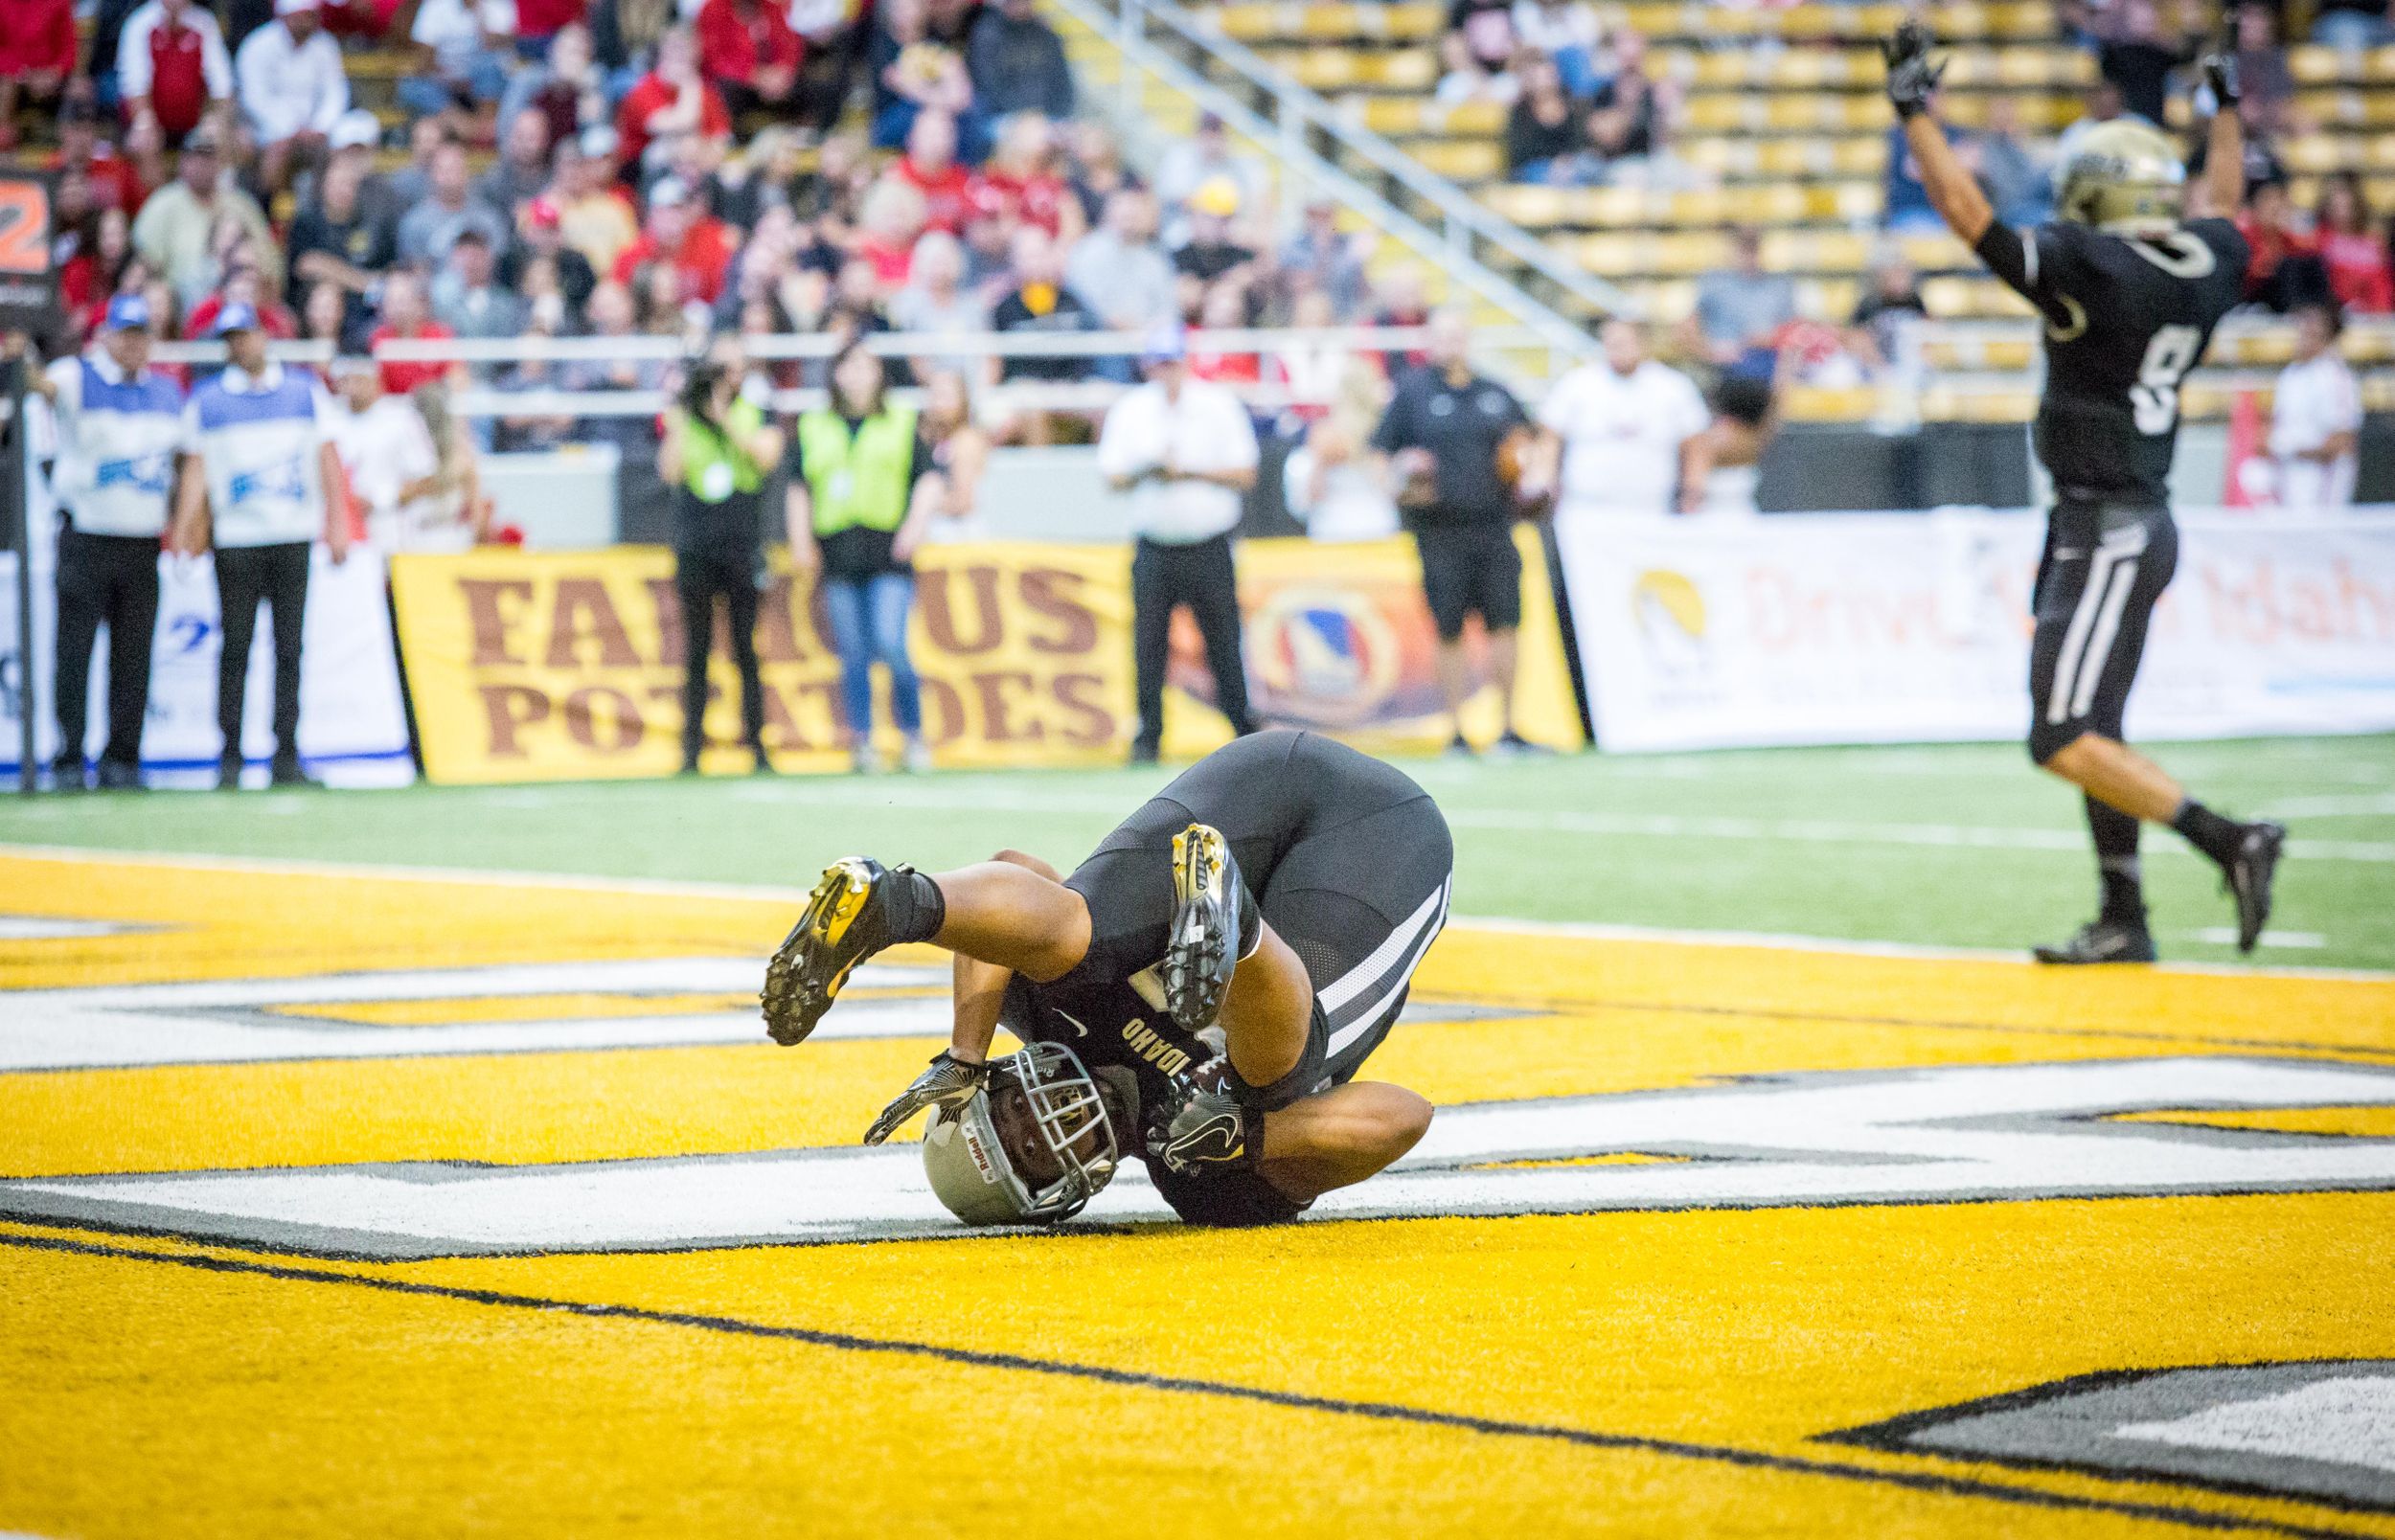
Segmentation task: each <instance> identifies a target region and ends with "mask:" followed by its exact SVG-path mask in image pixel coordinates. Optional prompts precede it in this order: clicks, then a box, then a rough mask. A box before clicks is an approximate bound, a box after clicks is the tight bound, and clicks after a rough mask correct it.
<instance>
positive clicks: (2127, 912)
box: [2087, 797, 2146, 929]
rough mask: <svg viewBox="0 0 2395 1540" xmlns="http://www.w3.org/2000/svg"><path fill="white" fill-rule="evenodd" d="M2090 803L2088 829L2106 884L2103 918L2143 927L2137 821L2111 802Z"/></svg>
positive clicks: (2101, 878)
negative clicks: (2093, 841) (2093, 839)
mask: <svg viewBox="0 0 2395 1540" xmlns="http://www.w3.org/2000/svg"><path fill="white" fill-rule="evenodd" d="M2087 832H2088V833H2089V834H2090V835H2092V836H2094V838H2095V853H2096V876H2097V878H2098V880H2099V881H2101V882H2102V883H2103V885H2104V908H2103V910H2102V911H2101V913H2102V915H2103V917H2104V918H2106V919H2110V920H2114V921H2117V922H2118V923H2120V924H2123V925H2134V926H2137V927H2139V928H2140V929H2142V928H2144V925H2145V922H2146V893H2145V883H2144V873H2143V872H2141V871H2140V870H2139V865H2138V861H2137V821H2136V820H2135V819H2134V818H2132V817H2130V816H2129V815H2128V814H2127V813H2124V812H2122V811H2121V810H2120V809H2119V808H2117V807H2114V806H2113V805H2111V804H2110V803H2100V802H2098V801H2096V800H2095V799H2094V798H2093V797H2089V798H2088V799H2087Z"/></svg>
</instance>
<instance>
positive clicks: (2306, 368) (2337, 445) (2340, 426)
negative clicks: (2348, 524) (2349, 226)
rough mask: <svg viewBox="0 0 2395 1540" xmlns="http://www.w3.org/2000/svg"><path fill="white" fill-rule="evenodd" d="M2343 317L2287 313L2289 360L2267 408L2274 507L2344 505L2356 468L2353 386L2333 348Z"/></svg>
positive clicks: (2357, 414) (2357, 398) (2356, 396)
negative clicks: (2291, 344)
mask: <svg viewBox="0 0 2395 1540" xmlns="http://www.w3.org/2000/svg"><path fill="white" fill-rule="evenodd" d="M2343 330H2344V320H2343V318H2342V317H2341V316H2339V315H2338V312H2337V310H2336V308H2335V307H2334V306H2326V305H2308V306H2304V307H2303V308H2302V309H2299V310H2297V311H2296V312H2295V361H2294V362H2293V363H2292V364H2289V365H2288V366H2287V368H2286V369H2285V370H2284V371H2283V372H2282V373H2281V374H2279V377H2278V390H2277V392H2276V395H2275V398H2274V401H2273V404H2272V406H2271V408H2270V454H2271V457H2272V458H2273V459H2275V460H2276V461H2277V462H2278V475H2279V505H2280V506H2281V507H2283V508H2288V509H2293V510H2304V511H2309V510H2315V509H2338V508H2350V507H2351V506H2352V505H2353V501H2354V480H2355V477H2356V475H2357V474H2358V473H2359V472H2360V470H2361V387H2360V386H2359V385H2358V384H2357V383H2356V382H2355V380H2354V372H2353V370H2352V369H2350V368H2349V367H2347V365H2346V363H2345V360H2344V358H2343V357H2342V356H2340V355H2339V354H2338V351H2337V339H2338V334H2339V333H2340V332H2342V331H2343Z"/></svg>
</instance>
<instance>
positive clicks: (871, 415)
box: [787, 342, 942, 772]
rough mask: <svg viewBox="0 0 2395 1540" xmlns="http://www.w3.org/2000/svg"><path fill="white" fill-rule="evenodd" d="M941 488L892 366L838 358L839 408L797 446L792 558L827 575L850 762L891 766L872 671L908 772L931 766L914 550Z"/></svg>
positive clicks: (852, 351)
mask: <svg viewBox="0 0 2395 1540" xmlns="http://www.w3.org/2000/svg"><path fill="white" fill-rule="evenodd" d="M941 496H942V492H941V479H940V472H939V470H938V469H937V468H936V467H935V466H934V465H933V464H932V457H931V448H930V446H929V445H928V444H926V443H924V438H923V433H922V431H921V429H920V427H919V426H918V424H917V421H916V416H915V409H914V408H913V407H908V406H892V405H891V404H890V403H889V401H888V399H887V397H886V396H885V394H884V388H883V375H882V368H881V360H880V359H879V358H878V357H876V356H874V355H873V354H872V353H870V352H867V351H865V349H864V346H863V345H862V344H861V343H857V342H852V343H850V344H849V345H848V346H847V347H846V348H843V349H841V350H840V351H839V353H838V355H837V356H835V357H834V358H833V360H832V400H831V403H830V404H829V405H827V406H822V407H818V408H816V409H815V410H814V411H811V412H807V413H803V414H801V415H800V417H799V419H798V429H797V431H796V432H795V433H794V434H792V435H791V438H790V459H789V493H788V506H787V514H788V518H789V527H790V559H791V560H792V562H793V563H795V564H796V566H797V568H798V570H799V571H800V572H801V573H802V574H804V573H807V572H810V571H812V572H816V573H819V574H820V575H821V587H822V592H823V608H824V615H825V618H826V619H827V620H829V621H830V623H831V625H832V645H833V649H834V650H835V651H837V652H838V653H839V655H840V700H841V704H842V707H843V709H844V711H845V713H846V714H847V717H848V731H849V755H850V759H851V761H852V762H853V763H854V764H855V767H856V769H857V770H859V771H861V772H871V771H875V770H878V769H880V768H881V757H880V754H879V752H878V750H876V749H875V747H874V741H873V666H874V665H875V664H877V663H878V664H880V665H881V666H882V667H884V668H888V669H889V670H890V714H891V715H893V716H895V717H896V718H897V719H898V730H899V732H900V733H901V735H903V736H904V737H905V739H906V748H905V753H904V755H903V757H902V758H901V760H900V763H901V765H903V766H904V767H905V768H906V769H908V770H928V769H929V768H931V750H930V749H929V748H928V747H927V746H926V745H925V744H924V707H923V690H922V686H921V685H920V683H919V682H918V681H917V679H916V677H915V665H914V663H913V661H912V660H911V659H909V658H908V656H907V653H906V619H907V615H908V613H909V612H910V611H911V610H912V609H913V608H914V604H915V567H914V555H915V548H916V547H917V546H918V545H920V544H921V543H922V541H923V534H924V529H925V528H926V527H927V526H928V525H929V523H930V521H931V520H932V519H933V518H934V517H936V516H937V514H938V511H939V508H940V503H941Z"/></svg>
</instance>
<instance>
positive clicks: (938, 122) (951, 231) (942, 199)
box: [890, 108, 973, 236]
mask: <svg viewBox="0 0 2395 1540" xmlns="http://www.w3.org/2000/svg"><path fill="white" fill-rule="evenodd" d="M890 175H891V176H893V177H895V178H897V179H898V180H899V181H901V182H903V183H905V184H906V185H907V186H908V187H911V188H913V189H914V190H915V191H916V192H918V193H920V194H922V196H923V200H924V229H926V230H937V231H939V232H941V233H942V234H943V235H950V236H953V235H955V234H957V233H958V232H960V231H962V230H963V229H964V228H965V220H966V218H967V216H968V215H970V214H971V212H972V191H973V179H972V176H971V174H970V173H969V172H968V171H967V170H965V168H964V167H962V166H960V165H958V164H957V161H956V120H955V119H954V118H951V117H949V116H948V115H947V113H945V112H941V111H938V110H936V109H930V108H926V109H925V110H924V111H922V112H919V113H917V114H915V126H914V127H912V128H909V129H908V130H907V131H906V153H905V154H903V155H901V156H900V157H899V158H898V159H897V160H896V161H893V162H892V163H891V165H890Z"/></svg>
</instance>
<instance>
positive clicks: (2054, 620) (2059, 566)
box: [2029, 509, 2286, 962]
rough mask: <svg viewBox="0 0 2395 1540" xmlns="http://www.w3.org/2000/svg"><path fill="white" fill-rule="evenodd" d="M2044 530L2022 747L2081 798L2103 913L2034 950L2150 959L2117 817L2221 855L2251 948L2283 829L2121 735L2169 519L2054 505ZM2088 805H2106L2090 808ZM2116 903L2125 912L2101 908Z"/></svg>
mask: <svg viewBox="0 0 2395 1540" xmlns="http://www.w3.org/2000/svg"><path fill="white" fill-rule="evenodd" d="M2056 541H2057V544H2058V546H2059V547H2060V549H2056V550H2052V551H2050V552H2049V556H2048V572H2047V574H2045V575H2044V576H2043V578H2042V580H2041V583H2040V602H2039V605H2038V629H2037V638H2036V641H2035V643H2034V644H2033V650H2032V665H2031V694H2032V703H2033V706H2034V708H2035V710H2036V713H2037V715H2036V719H2035V722H2034V724H2033V726H2032V728H2031V730H2030V736H2029V749H2030V754H2031V756H2032V757H2033V758H2034V759H2037V761H2038V762H2039V763H2040V764H2041V765H2042V766H2043V767H2044V768H2045V769H2047V770H2049V771H2051V772H2052V773H2054V774H2055V775H2057V776H2060V777H2061V778H2062V779H2064V780H2065V781H2069V782H2070V783H2071V784H2073V785H2075V786H2077V787H2079V788H2080V790H2081V791H2082V792H2084V793H2085V794H2086V795H2087V798H2088V799H2089V813H2088V827H2089V830H2090V833H2091V834H2092V835H2093V836H2094V838H2095V842H2096V854H2097V861H2098V870H2099V872H2100V873H2101V874H2102V878H2103V882H2104V886H2105V891H2106V895H2107V913H2106V914H2105V915H2102V916H2099V917H2098V918H2097V920H2096V921H2095V922H2094V923H2092V924H2090V925H2088V926H2087V927H2086V928H2085V929H2083V930H2082V931H2081V932H2080V934H2079V935H2078V936H2076V937H2074V938H2073V939H2072V940H2071V941H2070V942H2068V943H2066V944H2065V945H2064V946H2062V947H2053V948H2040V949H2039V954H2038V955H2039V957H2040V958H2041V960H2043V961H2047V962H2109V961H2140V962H2142V961H2150V960H2151V959H2152V957H2153V955H2154V953H2153V942H2152V940H2151V938H2150V937H2149V936H2148V935H2147V934H2146V932H2145V928H2144V926H2143V923H2142V916H2143V909H2144V905H2143V895H2142V893H2140V892H2137V891H2136V890H2137V874H2136V867H2135V860H2136V840H2135V837H2134V833H2133V832H2130V833H2128V834H2124V833H2123V832H2122V826H2121V824H2120V819H2122V818H2128V819H2133V820H2140V819H2141V820H2144V821H2146V822H2149V823H2157V824H2168V825H2170V826H2171V827H2173V828H2175V829H2177V830H2178V831H2179V833H2181V834H2182V835H2184V836H2186V838H2187V839H2188V840H2189V842H2190V843H2192V844H2194V845H2195V846H2196V848H2197V849H2200V850H2201V851H2202V852H2203V853H2204V854H2206V855H2208V856H2210V857H2211V858H2212V859H2213V861H2214V862H2215V863H2216V864H2218V865H2219V866H2220V868H2221V870H2222V872H2223V874H2224V876H2225V878H2226V879H2227V881H2228V884H2229V887H2230V890H2231V892H2232V893H2233V894H2234V895H2235V896H2236V900H2237V908H2238V936H2239V943H2238V944H2239V949H2240V950H2242V951H2250V950H2252V948H2253V943H2254V940H2256V939H2257V938H2258V937H2259V936H2260V934H2261V930H2262V924H2263V921H2264V919H2266V918H2267V917H2268V916H2269V913H2270V885H2271V879H2272V876H2273V874H2274V872H2275V869H2276V866H2277V862H2278V852H2279V847H2280V845H2281V843H2282V842H2283V841H2284V839H2285V837H2286V831H2285V830H2284V829H2282V828H2280V827H2278V826H2276V825H2274V824H2241V823H2238V822H2237V821H2235V820H2233V819H2229V818H2224V817H2222V816H2221V815H2220V814H2218V813H2216V812H2214V811H2212V810H2211V809H2210V808H2208V807H2206V806H2204V805H2203V804H2201V803H2200V802H2197V801H2196V800H2195V799H2194V798H2192V797H2189V796H2188V795H2187V794H2186V792H2185V790H2184V789H2183V788H2181V787H2180V785H2179V784H2178V781H2175V780H2173V779H2172V778H2171V776H2170V775H2169V773H2168V772H2166V771H2164V770H2163V769H2162V767H2161V766H2160V765H2158V764H2156V763H2155V762H2154V761H2153V760H2152V759H2148V758H2146V757H2145V756H2144V755H2142V754H2139V753H2138V752H2137V751H2136V750H2134V749H2133V748H2131V747H2130V746H2129V745H2128V744H2126V743H2124V742H2122V741H2121V735H2122V724H2123V719H2124V717H2125V715H2126V713H2127V710H2128V702H2129V692H2130V690H2131V687H2132V686H2133V685H2134V684H2135V682H2136V677H2137V667H2138V664H2139V663H2140V662H2141V661H2142V659H2143V657H2144V654H2145V640H2146V629H2147V624H2148V623H2149V621H2150V620H2151V618H2152V616H2153V612H2154V606H2155V604H2156V601H2157V600H2159V599H2160V598H2161V596H2162V590H2163V589H2164V588H2165V587H2166V586H2168V584H2169V582H2170V579H2171V576H2172V573H2173V572H2174V570H2175V569H2176V568H2177V566H2178V531H2177V528H2176V527H2175V526H2174V525H2173V523H2172V522H2171V519H2170V516H2169V514H2168V513H2166V512H2164V511H2162V510H2118V509H2101V510H2083V511H2082V515H2081V516H2080V517H2079V518H2077V519H2075V520H2074V521H2073V522H2072V523H2070V524H2065V522H2064V516H2063V510H2057V515H2056ZM2074 541H2077V542H2079V543H2078V544H2076V545H2074V544H2072V542H2074ZM2074 553H2076V555H2074ZM2098 804H2101V805H2102V807H2104V808H2105V809H2107V810H2109V811H2110V813H2111V814H2113V815H2114V816H2111V817H2107V816H2105V815H2104V814H2103V813H2099V812H2098V811H2097V810H2096V809H2097V806H2098ZM2115 895H2118V897H2117V898H2116V897H2115ZM2132 901H2133V903H2134V907H2135V909H2136V911H2137V913H2138V916H2139V922H2138V923H2136V924H2135V925H2131V924H2130V923H2128V921H2127V919H2126V914H2125V912H2126V910H2127V909H2128V908H2129V907H2131V902H2132ZM2115 905H2117V907H2119V908H2120V909H2121V910H2122V911H2124V913H2123V914H2121V915H2115V914H2113V913H2111V912H2110V911H2111V910H2112V909H2113V908H2114V907H2115Z"/></svg>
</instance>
